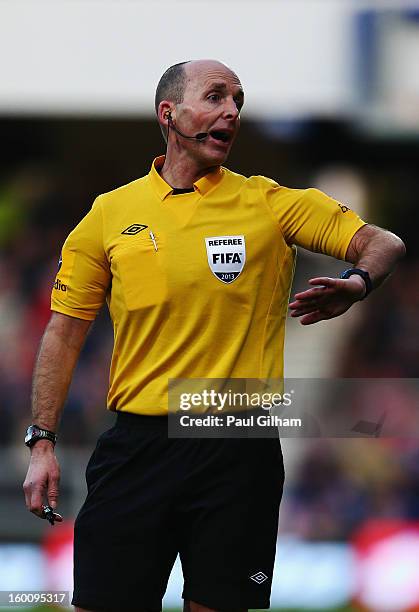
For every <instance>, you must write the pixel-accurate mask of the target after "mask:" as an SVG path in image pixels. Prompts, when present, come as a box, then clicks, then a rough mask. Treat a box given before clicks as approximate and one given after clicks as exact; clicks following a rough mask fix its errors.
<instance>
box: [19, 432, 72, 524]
mask: <svg viewBox="0 0 419 612" xmlns="http://www.w3.org/2000/svg"><path fill="white" fill-rule="evenodd" d="M59 482H60V466H59V465H58V461H57V458H56V456H55V454H54V447H53V446H52V444H51V442H48V441H47V440H39V441H38V442H36V444H34V446H33V447H32V449H31V461H30V464H29V468H28V473H27V475H26V478H25V482H24V483H23V490H24V492H25V502H26V507H27V508H28V510H30V511H31V512H32V513H33V514H35V515H36V516H39V518H43V519H44V518H46V517H45V515H44V512H43V509H42V506H43V504H45V499H46V500H47V501H46V503H47V504H48V505H50V506H51V508H52V509H53V510H54V520H55V521H57V522H58V523H61V521H62V520H63V517H62V516H61V515H60V514H58V513H56V512H55V509H56V507H57V500H58V486H59Z"/></svg>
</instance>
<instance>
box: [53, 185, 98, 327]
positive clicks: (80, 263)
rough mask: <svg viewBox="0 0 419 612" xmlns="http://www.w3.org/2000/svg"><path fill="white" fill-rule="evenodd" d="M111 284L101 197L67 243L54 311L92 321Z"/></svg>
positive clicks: (59, 267)
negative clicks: (104, 242)
mask: <svg viewBox="0 0 419 612" xmlns="http://www.w3.org/2000/svg"><path fill="white" fill-rule="evenodd" d="M109 283H110V268H109V262H108V259H107V257H106V253H105V250H104V245H103V219H102V210H101V202H100V196H99V198H96V200H95V201H94V203H93V206H92V208H91V209H90V211H89V212H88V213H87V215H86V216H85V217H84V218H83V219H82V220H81V221H80V223H79V224H78V225H77V227H75V228H74V230H73V231H72V232H71V233H70V234H69V236H68V238H67V239H66V241H65V243H64V245H63V249H62V252H61V257H60V260H59V264H58V271H57V276H56V278H55V282H54V285H53V288H52V294H51V310H54V311H56V312H61V313H63V314H68V315H70V316H73V317H77V318H79V319H86V320H93V319H94V318H95V317H96V315H97V313H98V311H99V310H100V308H101V307H102V305H103V303H104V301H105V298H106V292H107V290H108V287H109Z"/></svg>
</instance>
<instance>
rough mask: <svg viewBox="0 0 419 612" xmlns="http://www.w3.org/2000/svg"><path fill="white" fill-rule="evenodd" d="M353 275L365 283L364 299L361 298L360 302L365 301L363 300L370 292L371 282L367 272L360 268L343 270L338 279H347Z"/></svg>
mask: <svg viewBox="0 0 419 612" xmlns="http://www.w3.org/2000/svg"><path fill="white" fill-rule="evenodd" d="M353 274H358V276H360V277H361V278H362V279H363V280H364V283H365V295H364V297H362V298H361V300H360V301H362V300H365V298H366V297H367V296H368V295H369V294H370V293H371V291H372V282H371V278H370V275H369V274H368V272H367V271H366V270H361V268H348V269H347V270H344V271H343V272H342V274H341V275H340V278H344V279H345V278H349V277H350V276H352V275H353Z"/></svg>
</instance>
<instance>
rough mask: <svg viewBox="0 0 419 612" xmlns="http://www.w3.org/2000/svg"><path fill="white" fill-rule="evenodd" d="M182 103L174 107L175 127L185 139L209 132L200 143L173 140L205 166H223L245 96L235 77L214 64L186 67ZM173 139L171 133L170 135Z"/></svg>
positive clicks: (236, 128) (189, 65) (233, 137)
mask: <svg viewBox="0 0 419 612" xmlns="http://www.w3.org/2000/svg"><path fill="white" fill-rule="evenodd" d="M185 70H186V75H187V83H186V88H185V93H184V99H183V102H182V103H181V104H178V105H177V106H176V117H175V124H176V126H177V127H178V128H179V129H180V130H181V131H182V132H183V133H184V134H187V135H188V136H189V135H191V136H193V135H195V134H198V133H200V132H208V133H209V136H208V137H207V138H206V139H205V140H203V141H202V142H198V141H194V140H186V139H185V138H181V137H179V136H176V138H177V139H178V142H179V144H180V145H181V147H182V148H183V149H186V150H187V151H188V154H189V155H190V156H191V157H193V158H194V159H196V161H197V162H198V163H199V164H200V165H203V166H204V167H205V166H212V165H220V164H222V163H224V161H225V160H226V159H227V157H228V154H229V153H230V149H231V146H232V144H233V142H234V140H235V138H236V136H237V132H238V130H239V127H240V118H239V113H240V110H241V107H242V106H243V102H244V94H243V89H242V86H241V83H240V81H239V79H238V77H237V76H236V75H235V74H234V72H232V71H231V70H230V69H229V68H227V67H226V66H224V65H223V64H220V63H218V62H214V61H199V62H192V63H191V64H187V65H186V66H185ZM172 134H173V135H174V132H173V131H172Z"/></svg>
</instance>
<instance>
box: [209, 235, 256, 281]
mask: <svg viewBox="0 0 419 612" xmlns="http://www.w3.org/2000/svg"><path fill="white" fill-rule="evenodd" d="M205 246H206V247H207V257H208V265H209V267H210V270H211V272H212V273H213V274H214V276H216V277H217V278H218V280H220V281H222V282H223V283H232V282H233V281H235V280H236V278H237V277H238V276H239V275H240V274H241V272H242V270H243V268H244V264H245V262H246V243H245V240H244V236H211V238H205Z"/></svg>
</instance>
